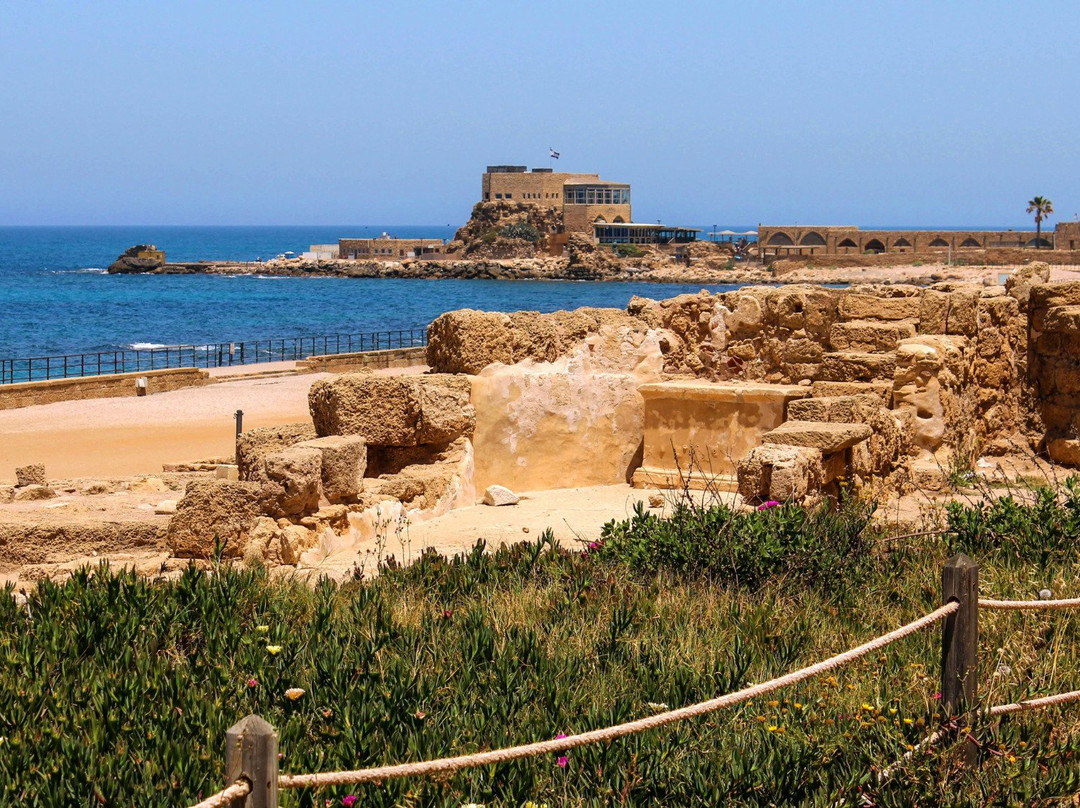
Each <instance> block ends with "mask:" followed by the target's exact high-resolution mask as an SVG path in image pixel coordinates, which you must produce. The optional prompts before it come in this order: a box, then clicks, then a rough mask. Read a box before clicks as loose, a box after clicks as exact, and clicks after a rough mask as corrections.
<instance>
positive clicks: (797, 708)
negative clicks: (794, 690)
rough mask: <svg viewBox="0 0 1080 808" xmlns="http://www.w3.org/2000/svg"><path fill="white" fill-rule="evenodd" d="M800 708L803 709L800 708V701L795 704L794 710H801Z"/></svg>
mask: <svg viewBox="0 0 1080 808" xmlns="http://www.w3.org/2000/svg"><path fill="white" fill-rule="evenodd" d="M802 708H803V707H802V702H800V701H797V702H795V709H796V710H801V709H802Z"/></svg>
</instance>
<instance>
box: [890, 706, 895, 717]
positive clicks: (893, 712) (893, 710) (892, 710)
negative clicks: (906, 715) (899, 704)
mask: <svg viewBox="0 0 1080 808" xmlns="http://www.w3.org/2000/svg"><path fill="white" fill-rule="evenodd" d="M889 715H896V708H895V707H890V708H889Z"/></svg>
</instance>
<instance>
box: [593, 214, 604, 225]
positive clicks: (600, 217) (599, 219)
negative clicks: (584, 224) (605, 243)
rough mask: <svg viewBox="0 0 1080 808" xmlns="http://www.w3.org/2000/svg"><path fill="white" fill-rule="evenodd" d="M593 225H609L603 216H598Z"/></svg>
mask: <svg viewBox="0 0 1080 808" xmlns="http://www.w3.org/2000/svg"><path fill="white" fill-rule="evenodd" d="M593 224H607V219H605V218H604V217H603V216H597V217H596V218H595V219H593Z"/></svg>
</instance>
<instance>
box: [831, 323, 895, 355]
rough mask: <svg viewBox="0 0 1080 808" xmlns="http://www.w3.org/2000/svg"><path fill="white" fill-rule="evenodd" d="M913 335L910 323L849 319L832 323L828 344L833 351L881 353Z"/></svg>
mask: <svg viewBox="0 0 1080 808" xmlns="http://www.w3.org/2000/svg"><path fill="white" fill-rule="evenodd" d="M913 336H915V326H914V325H913V324H911V323H905V322H889V323H878V322H873V321H870V320H850V321H848V322H844V323H834V324H833V327H832V328H831V329H830V330H829V344H830V345H831V346H832V348H833V350H834V351H855V352H862V353H882V352H885V351H895V350H896V346H897V345H899V344H900V340H902V339H906V338H907V337H913Z"/></svg>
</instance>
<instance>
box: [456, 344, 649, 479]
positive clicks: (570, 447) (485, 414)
mask: <svg viewBox="0 0 1080 808" xmlns="http://www.w3.org/2000/svg"><path fill="white" fill-rule="evenodd" d="M471 378H472V383H473V392H472V400H473V402H474V403H475V405H476V432H475V434H474V436H473V445H474V448H475V454H476V486H477V488H478V489H480V488H485V487H487V486H488V485H493V484H494V485H505V486H507V487H510V488H512V489H513V490H515V491H535V490H547V489H552V488H562V487H564V486H565V485H566V484H567V477H566V474H567V471H566V470H567V468H568V467H570V466H572V467H573V468H574V484H575V485H610V484H615V483H625V482H628V481H629V480H630V478H631V476H632V475H633V472H634V469H635V468H637V466H638V465H639V463H640V454H639V453H640V451H641V444H642V435H643V429H644V427H643V421H644V405H643V402H642V398H641V394H640V393H638V389H637V388H638V385H639V383H640V382H639V381H638V379H637V378H635V377H634V376H632V375H630V374H617V373H586V372H560V371H547V370H544V369H541V368H528V367H526V366H522V365H514V366H506V367H491V368H488V369H487V370H485V371H484V373H482V374H481V375H479V376H474V377H471ZM583 452H584V454H583ZM583 457H587V461H586V462H583V461H582V458H583Z"/></svg>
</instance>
